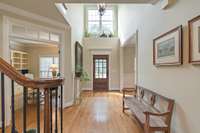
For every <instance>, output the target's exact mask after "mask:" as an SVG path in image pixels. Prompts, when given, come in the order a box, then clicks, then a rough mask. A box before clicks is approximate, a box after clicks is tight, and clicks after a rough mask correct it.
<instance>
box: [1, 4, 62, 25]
mask: <svg viewBox="0 0 200 133" xmlns="http://www.w3.org/2000/svg"><path fill="white" fill-rule="evenodd" d="M0 3H3V4H7V5H10V6H13V7H16V8H20V9H23V10H25V11H28V12H31V13H34V14H38V15H40V16H44V17H48V18H50V19H53V20H56V21H59V22H62V23H65V20H64V18H63V16H62V15H61V14H60V13H59V11H58V10H57V8H56V6H55V3H54V1H53V0H0Z"/></svg>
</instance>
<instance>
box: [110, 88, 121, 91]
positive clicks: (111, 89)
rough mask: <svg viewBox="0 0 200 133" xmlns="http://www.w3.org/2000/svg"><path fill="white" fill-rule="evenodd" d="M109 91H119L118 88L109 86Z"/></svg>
mask: <svg viewBox="0 0 200 133" xmlns="http://www.w3.org/2000/svg"><path fill="white" fill-rule="evenodd" d="M109 91H120V88H110V89H109Z"/></svg>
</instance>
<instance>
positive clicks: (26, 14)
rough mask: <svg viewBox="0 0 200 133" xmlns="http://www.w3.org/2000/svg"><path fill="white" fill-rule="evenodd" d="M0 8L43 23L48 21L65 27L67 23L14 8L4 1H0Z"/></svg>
mask: <svg viewBox="0 0 200 133" xmlns="http://www.w3.org/2000/svg"><path fill="white" fill-rule="evenodd" d="M0 10H3V11H6V12H10V13H13V14H16V15H19V16H23V17H27V18H30V19H34V20H37V21H38V20H39V21H41V22H45V23H48V24H51V25H53V26H57V27H60V28H63V27H67V24H64V23H61V22H58V21H55V20H52V19H50V18H48V17H44V16H40V15H38V14H35V13H31V12H28V11H25V10H23V9H19V8H16V7H13V6H10V5H7V4H4V3H0Z"/></svg>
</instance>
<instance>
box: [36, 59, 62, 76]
mask: <svg viewBox="0 0 200 133" xmlns="http://www.w3.org/2000/svg"><path fill="white" fill-rule="evenodd" d="M52 64H56V65H57V66H58V68H59V58H58V56H44V57H40V78H51V77H52V72H51V70H50V66H51V65H52ZM58 70H59V69H58Z"/></svg>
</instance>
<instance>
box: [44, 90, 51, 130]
mask: <svg viewBox="0 0 200 133" xmlns="http://www.w3.org/2000/svg"><path fill="white" fill-rule="evenodd" d="M44 133H50V89H49V88H46V89H44Z"/></svg>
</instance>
